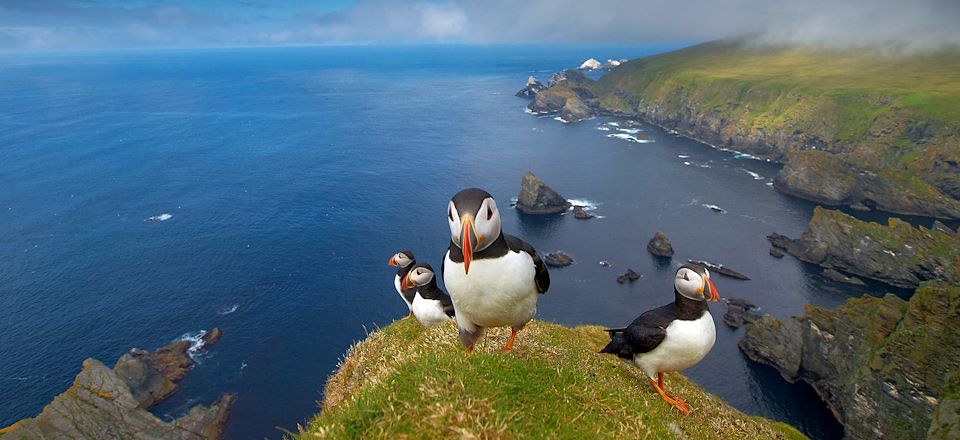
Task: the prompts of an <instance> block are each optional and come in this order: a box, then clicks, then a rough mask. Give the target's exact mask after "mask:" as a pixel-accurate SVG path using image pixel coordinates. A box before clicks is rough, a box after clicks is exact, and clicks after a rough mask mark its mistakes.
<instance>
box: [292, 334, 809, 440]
mask: <svg viewBox="0 0 960 440" xmlns="http://www.w3.org/2000/svg"><path fill="white" fill-rule="evenodd" d="M508 334H509V332H508V331H507V330H504V329H496V330H493V331H490V332H489V333H488V335H487V337H486V338H485V339H484V340H483V341H482V342H481V343H480V344H478V347H477V350H476V352H474V354H473V355H472V356H470V357H466V356H464V353H463V349H462V348H461V347H459V345H458V343H457V337H456V328H455V326H454V325H452V323H451V325H448V326H441V327H439V328H434V329H424V328H422V327H421V326H420V325H419V324H417V323H416V321H414V320H410V319H403V320H400V321H398V322H395V323H393V324H391V325H390V326H388V327H386V328H384V329H382V330H379V331H376V332H374V333H372V334H371V335H369V337H368V338H367V339H366V340H364V341H363V342H361V343H359V344H357V345H356V346H354V347H352V348H351V349H350V350H349V352H348V354H347V356H346V357H345V359H344V361H343V363H342V365H341V367H340V369H339V370H338V371H337V373H336V374H335V375H334V376H333V377H331V378H330V381H329V382H328V384H327V389H326V394H325V395H326V399H325V401H324V402H323V410H322V413H321V414H320V415H319V416H317V417H316V418H314V420H313V421H311V422H310V424H309V426H308V427H307V428H305V429H302V430H301V431H300V433H299V434H298V435H297V437H300V438H383V437H390V438H438V437H439V438H451V437H455V438H470V439H474V438H475V439H513V438H592V437H603V438H611V437H621V438H651V439H653V438H656V439H659V438H698V439H699V438H782V439H791V438H804V437H803V435H802V434H800V433H799V432H797V431H796V430H794V429H792V428H790V427H788V426H786V425H783V424H781V423H776V422H771V421H769V420H766V419H762V418H759V417H752V416H747V415H745V414H743V413H740V412H739V411H736V410H734V409H732V408H730V407H729V406H727V405H726V404H725V403H723V402H722V401H720V400H719V399H718V398H716V397H715V396H712V395H710V394H707V393H705V392H703V391H702V390H701V389H700V388H699V387H697V386H696V385H695V384H693V383H691V382H690V381H688V380H687V379H686V378H684V377H683V376H682V375H679V374H671V375H668V379H667V381H668V389H670V390H671V391H672V392H674V393H675V394H677V395H679V396H681V397H683V398H684V399H686V400H687V402H688V403H689V404H690V406H691V407H692V408H693V413H692V414H691V415H690V416H689V417H684V416H682V415H680V414H679V413H678V412H677V411H676V410H674V409H673V408H672V407H670V406H668V405H666V404H665V403H664V402H663V401H662V400H660V398H659V396H657V394H656V393H655V392H654V391H653V389H652V388H651V387H650V385H649V383H648V382H647V380H646V379H645V378H643V377H642V375H641V373H640V372H639V370H638V369H637V368H634V367H633V366H631V365H629V364H627V363H625V362H623V361H621V360H619V359H616V358H614V357H612V356H608V355H599V354H597V353H596V352H597V351H598V350H599V349H600V347H602V346H603V344H604V343H605V338H606V336H605V334H604V333H603V332H602V329H601V328H599V327H578V328H576V329H569V328H565V327H562V326H559V325H555V324H549V323H543V322H538V321H535V322H532V323H531V324H530V325H529V326H528V327H527V329H526V330H524V331H523V332H522V333H521V334H520V337H519V339H518V342H517V345H516V346H515V347H514V350H513V351H512V352H510V353H509V354H501V353H500V351H499V348H500V345H501V344H502V343H503V342H504V341H505V340H506V338H507V336H508Z"/></svg>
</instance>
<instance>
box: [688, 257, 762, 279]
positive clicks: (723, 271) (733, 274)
mask: <svg viewBox="0 0 960 440" xmlns="http://www.w3.org/2000/svg"><path fill="white" fill-rule="evenodd" d="M687 262H688V263H693V264H699V265H701V266H703V267H706V268H707V269H710V271H711V272H713V273H718V274H720V275H723V276H726V277H730V278H733V279H737V280H749V279H750V277H748V276H746V275H744V274H742V273H740V272H737V271H735V270H733V269H728V268H726V267H724V265H722V264H713V263H711V262H709V261H703V260H687Z"/></svg>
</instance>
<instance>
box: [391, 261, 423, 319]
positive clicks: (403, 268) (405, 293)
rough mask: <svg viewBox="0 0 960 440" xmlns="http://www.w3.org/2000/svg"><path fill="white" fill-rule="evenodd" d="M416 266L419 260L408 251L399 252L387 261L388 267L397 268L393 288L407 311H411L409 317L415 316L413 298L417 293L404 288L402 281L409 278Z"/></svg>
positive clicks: (411, 289)
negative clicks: (408, 275) (406, 277)
mask: <svg viewBox="0 0 960 440" xmlns="http://www.w3.org/2000/svg"><path fill="white" fill-rule="evenodd" d="M416 264H417V259H416V258H414V257H413V252H410V251H407V250H403V251H400V252H397V253H395V254H393V256H392V257H390V259H389V260H387V265H388V266H392V267H396V268H397V275H396V276H395V277H393V287H394V288H395V289H397V293H399V294H400V299H402V300H403V302H404V304H406V305H407V309H409V311H410V314H409V315H408V316H413V298H414V296H415V295H416V293H417V291H416V290H415V289H413V288H406V287H403V286H402V285H401V280H403V277H405V276H407V273H408V272H410V269H411V268H412V267H413V266H415V265H416Z"/></svg>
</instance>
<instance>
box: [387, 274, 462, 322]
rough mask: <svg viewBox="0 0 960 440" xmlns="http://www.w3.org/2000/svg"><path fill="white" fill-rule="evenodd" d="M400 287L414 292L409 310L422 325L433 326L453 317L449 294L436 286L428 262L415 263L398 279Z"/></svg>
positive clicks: (434, 276) (435, 280) (434, 277)
mask: <svg viewBox="0 0 960 440" xmlns="http://www.w3.org/2000/svg"><path fill="white" fill-rule="evenodd" d="M400 287H401V288H403V289H404V290H406V289H413V290H414V291H415V292H416V295H415V296H414V298H413V306H412V307H411V310H412V311H413V316H414V317H416V318H417V321H420V323H421V324H423V326H424V327H433V326H435V325H437V324H441V323H444V322H447V321H450V320H451V319H453V316H454V309H453V302H452V301H451V300H450V295H447V294H446V292H444V291H443V290H440V288H439V287H437V277H436V275H435V274H434V273H433V267H432V266H430V265H429V264H426V263H417V264H415V265H414V266H413V267H411V268H410V271H409V272H407V275H406V276H404V277H403V280H401V281H400Z"/></svg>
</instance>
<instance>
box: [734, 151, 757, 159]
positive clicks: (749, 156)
mask: <svg viewBox="0 0 960 440" xmlns="http://www.w3.org/2000/svg"><path fill="white" fill-rule="evenodd" d="M733 158H734V159H753V160H763V158H760V157H757V156H754V155H752V154H748V153H740V152H737V154H734V155H733Z"/></svg>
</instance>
